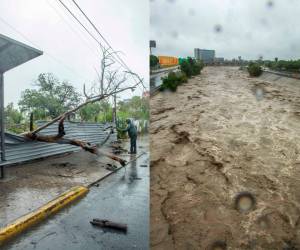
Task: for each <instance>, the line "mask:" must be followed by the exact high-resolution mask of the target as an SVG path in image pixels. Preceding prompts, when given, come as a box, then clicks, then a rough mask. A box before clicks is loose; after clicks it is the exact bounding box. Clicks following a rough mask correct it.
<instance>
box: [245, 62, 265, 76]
mask: <svg viewBox="0 0 300 250" xmlns="http://www.w3.org/2000/svg"><path fill="white" fill-rule="evenodd" d="M248 72H249V75H250V76H254V77H258V76H260V75H261V74H262V68H261V66H260V65H259V64H257V63H250V64H249V65H248Z"/></svg>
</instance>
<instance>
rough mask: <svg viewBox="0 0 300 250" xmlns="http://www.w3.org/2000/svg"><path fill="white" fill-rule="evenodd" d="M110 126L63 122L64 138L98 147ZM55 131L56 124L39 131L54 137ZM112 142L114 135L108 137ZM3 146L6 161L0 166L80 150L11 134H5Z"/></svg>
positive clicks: (40, 123)
mask: <svg viewBox="0 0 300 250" xmlns="http://www.w3.org/2000/svg"><path fill="white" fill-rule="evenodd" d="M42 124H44V122H42V121H39V122H37V125H38V126H41V125H42ZM110 125H111V124H101V123H78V122H67V121H65V122H64V127H65V132H66V135H65V138H69V139H71V138H72V139H79V140H82V141H85V142H90V143H92V144H96V145H100V144H103V143H105V141H106V140H107V138H108V136H109V134H110V129H106V128H108V127H109V126H110ZM57 130H58V124H57V123H54V124H52V125H50V126H49V127H47V128H45V129H43V130H42V131H41V134H43V135H55V134H57ZM114 140H116V134H111V135H110V136H109V139H108V142H109V141H114ZM5 146H6V161H4V162H1V160H0V165H11V164H15V163H20V162H25V161H30V160H34V159H39V158H44V157H48V156H53V155H58V154H63V153H67V152H74V151H79V150H81V148H80V147H76V146H72V145H68V144H57V143H45V142H37V141H31V140H27V139H25V138H24V137H22V136H18V135H15V134H11V133H5Z"/></svg>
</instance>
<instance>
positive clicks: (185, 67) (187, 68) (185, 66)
mask: <svg viewBox="0 0 300 250" xmlns="http://www.w3.org/2000/svg"><path fill="white" fill-rule="evenodd" d="M180 69H181V71H182V72H184V73H185V75H186V76H187V77H188V78H190V77H191V76H192V75H193V68H192V65H191V64H190V63H189V62H188V61H186V60H184V61H183V62H182V63H181V64H180Z"/></svg>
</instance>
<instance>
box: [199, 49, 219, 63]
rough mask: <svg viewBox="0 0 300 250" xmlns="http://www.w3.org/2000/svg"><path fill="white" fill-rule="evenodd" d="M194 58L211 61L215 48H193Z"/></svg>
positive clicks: (206, 61) (205, 61)
mask: <svg viewBox="0 0 300 250" xmlns="http://www.w3.org/2000/svg"><path fill="white" fill-rule="evenodd" d="M194 54H195V59H196V60H202V61H203V62H204V63H213V62H214V59H215V54H216V52H215V50H210V49H197V48H196V49H194Z"/></svg>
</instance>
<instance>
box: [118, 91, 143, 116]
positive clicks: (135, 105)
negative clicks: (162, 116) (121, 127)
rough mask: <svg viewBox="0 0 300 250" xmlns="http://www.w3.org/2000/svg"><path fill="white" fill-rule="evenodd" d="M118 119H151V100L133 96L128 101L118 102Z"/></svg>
mask: <svg viewBox="0 0 300 250" xmlns="http://www.w3.org/2000/svg"><path fill="white" fill-rule="evenodd" d="M117 115H118V117H119V118H121V119H122V118H123V119H126V118H128V117H130V118H133V119H136V120H148V119H149V99H148V98H141V97H139V96H133V97H132V98H131V99H129V100H126V101H120V102H118V114H117Z"/></svg>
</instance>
